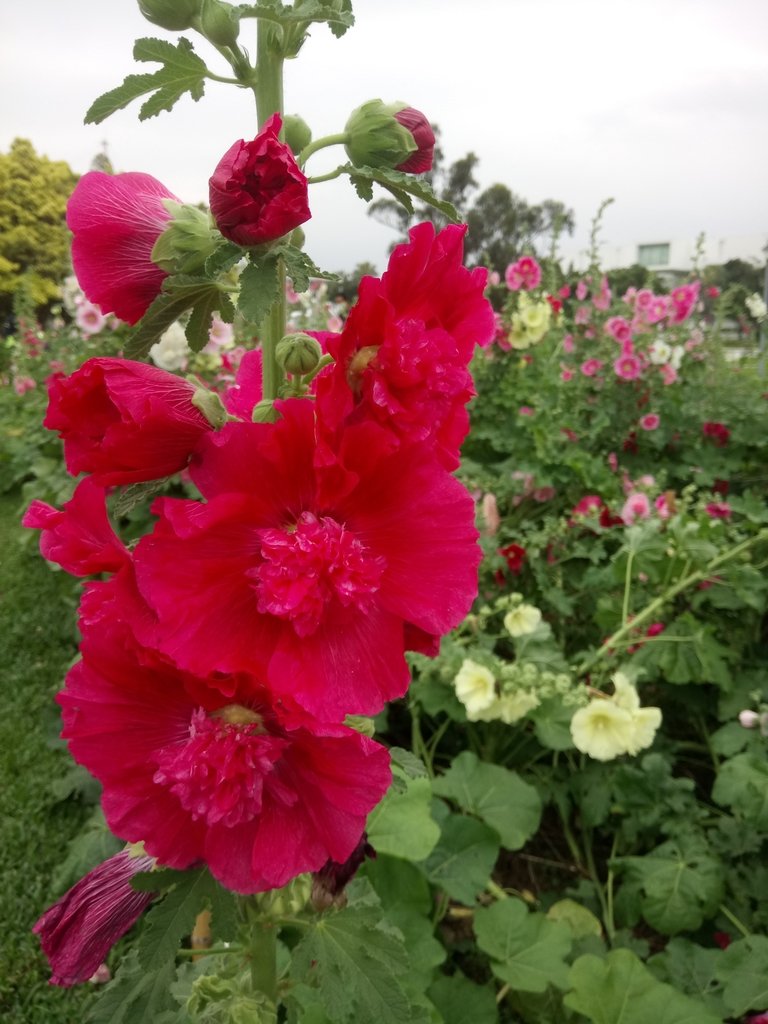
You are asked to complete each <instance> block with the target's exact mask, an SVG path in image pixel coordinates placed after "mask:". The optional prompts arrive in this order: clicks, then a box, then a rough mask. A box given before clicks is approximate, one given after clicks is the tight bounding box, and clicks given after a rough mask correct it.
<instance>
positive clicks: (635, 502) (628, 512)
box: [620, 491, 651, 526]
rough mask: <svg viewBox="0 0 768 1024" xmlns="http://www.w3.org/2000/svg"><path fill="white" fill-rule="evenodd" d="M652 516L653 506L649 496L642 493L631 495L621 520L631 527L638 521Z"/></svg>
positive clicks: (625, 504)
mask: <svg viewBox="0 0 768 1024" xmlns="http://www.w3.org/2000/svg"><path fill="white" fill-rule="evenodd" d="M650 514H651V504H650V502H649V501H648V495H647V494H643V492H642V491H637V492H636V493H635V494H630V496H629V497H628V498H627V500H626V501H625V502H624V505H623V506H622V509H621V513H620V515H621V518H622V520H623V522H624V523H625V524H626V525H627V526H631V525H632V523H634V521H635V520H636V519H648V517H649V516H650Z"/></svg>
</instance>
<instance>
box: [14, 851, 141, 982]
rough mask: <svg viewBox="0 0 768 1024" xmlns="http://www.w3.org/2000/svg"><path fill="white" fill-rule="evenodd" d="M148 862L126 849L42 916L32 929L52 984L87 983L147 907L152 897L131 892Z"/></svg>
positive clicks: (99, 867)
mask: <svg viewBox="0 0 768 1024" xmlns="http://www.w3.org/2000/svg"><path fill="white" fill-rule="evenodd" d="M154 863H155V860H154V858H153V857H147V856H144V855H136V854H133V853H131V852H130V851H128V850H122V851H121V852H120V853H117V854H115V856H114V857H110V858H109V860H105V861H104V862H103V863H102V864H99V865H98V867H95V868H94V869H93V870H92V871H89V872H88V874H87V875H86V876H85V877H84V878H81V879H80V881H79V882H77V884H76V885H74V886H73V887H72V888H71V889H70V890H69V891H68V892H66V893H65V894H64V895H63V896H62V897H61V899H60V900H58V902H56V903H54V905H53V906H52V907H49V909H48V910H46V912H45V913H44V914H43V916H42V917H41V918H40V920H39V921H38V922H37V924H36V925H35V926H34V928H33V929H32V931H33V932H35V934H36V935H38V936H39V937H40V945H41V946H42V947H43V952H44V953H45V955H46V956H47V958H48V962H49V963H50V965H51V970H52V972H53V973H52V976H51V984H52V985H63V986H67V987H68V986H69V985H76V984H78V982H82V981H88V979H89V978H90V977H91V976H92V975H93V974H95V973H96V971H97V970H98V969H99V967H101V965H102V964H103V963H104V960H105V958H106V956H107V953H108V952H109V951H110V949H111V948H112V947H113V946H114V944H115V943H116V942H117V940H118V939H119V938H121V937H122V936H123V935H125V933H126V932H127V931H128V929H129V928H131V927H132V926H133V925H134V924H135V923H136V921H137V919H138V918H139V917H140V916H141V914H142V913H143V912H144V910H145V909H146V908H147V906H148V905H149V904H150V903H151V902H152V900H153V899H154V897H155V893H151V892H138V891H137V890H135V889H133V888H131V879H132V878H133V876H134V875H136V874H138V873H139V872H140V871H151V870H152V867H153V865H154Z"/></svg>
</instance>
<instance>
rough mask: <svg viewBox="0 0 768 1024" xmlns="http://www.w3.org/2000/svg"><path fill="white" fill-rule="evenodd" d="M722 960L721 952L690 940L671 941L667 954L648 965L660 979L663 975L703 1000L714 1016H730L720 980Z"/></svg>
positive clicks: (673, 983) (665, 978) (666, 948)
mask: <svg viewBox="0 0 768 1024" xmlns="http://www.w3.org/2000/svg"><path fill="white" fill-rule="evenodd" d="M722 958H723V950H721V949H705V948H704V947H703V946H697V945H696V943H695V942H689V941H688V939H671V940H670V941H669V942H668V943H667V945H666V947H665V948H664V952H663V953H659V954H658V955H657V956H654V957H652V958H651V960H650V961H649V962H648V966H649V967H650V969H651V970H652V971H653V972H654V974H655V975H657V976H659V972H661V974H660V980H661V981H667V982H669V983H670V984H671V985H672V986H673V987H674V988H676V989H678V990H679V991H681V992H685V993H686V995H689V996H694V997H695V998H696V999H699V1000H700V1001H701V1003H702V1005H703V1006H705V1007H706V1008H707V1009H708V1010H710V1011H711V1012H712V1013H716V1014H718V1015H719V1016H721V1017H726V1016H727V1015H728V1014H727V1012H726V1006H725V1003H724V1001H723V998H722V989H723V985H722V982H721V981H718V979H717V974H718V971H719V969H720V963H721V960H722Z"/></svg>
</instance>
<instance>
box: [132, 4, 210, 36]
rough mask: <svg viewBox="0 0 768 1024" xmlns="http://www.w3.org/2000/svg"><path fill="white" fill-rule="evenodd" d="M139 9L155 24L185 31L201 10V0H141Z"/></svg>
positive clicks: (170, 30) (177, 30)
mask: <svg viewBox="0 0 768 1024" xmlns="http://www.w3.org/2000/svg"><path fill="white" fill-rule="evenodd" d="M139 10H140V11H141V13H142V14H143V15H144V17H145V18H146V19H147V21H151V22H152V24H153V25H159V26H160V28H164V29H167V30H168V31H169V32H183V31H184V29H187V28H191V26H192V21H193V19H194V18H195V17H196V16H197V14H198V13H199V12H200V0H139Z"/></svg>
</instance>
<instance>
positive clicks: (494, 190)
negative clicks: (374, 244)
mask: <svg viewBox="0 0 768 1024" xmlns="http://www.w3.org/2000/svg"><path fill="white" fill-rule="evenodd" d="M435 135H436V136H437V137H438V144H437V145H436V146H435V156H434V163H433V167H432V170H431V171H430V172H429V173H428V174H426V175H424V177H425V178H426V179H427V180H428V181H429V183H430V184H431V186H432V188H433V190H434V191H435V193H436V194H437V195H438V197H439V198H440V199H447V200H448V202H450V203H453V205H454V206H455V207H456V209H457V210H458V213H459V216H460V217H461V219H462V220H463V221H465V222H466V224H467V226H468V231H467V237H466V240H465V243H464V254H465V258H466V262H467V264H468V265H469V266H484V267H488V269H489V270H496V271H498V273H499V274H503V273H504V271H505V270H506V268H507V266H508V265H509V264H510V263H512V262H514V260H516V259H517V258H518V257H519V256H520V255H521V254H522V253H523V252H528V253H533V254H534V255H537V256H539V257H543V256H544V255H545V253H546V250H547V249H548V247H549V245H550V242H551V238H552V235H553V233H554V232H557V233H561V232H564V231H565V232H568V234H570V233H572V232H573V228H574V217H573V211H572V210H569V209H568V208H567V207H566V206H565V204H564V203H561V202H560V201H559V200H555V199H545V200H544V201H543V202H541V203H538V204H533V205H532V204H530V203H528V202H526V201H525V200H524V199H522V198H521V197H520V196H518V195H516V194H515V193H514V192H513V191H512V190H511V189H510V188H508V187H507V186H506V185H502V184H495V185H491V186H490V187H489V188H486V189H483V191H482V192H478V189H479V185H478V183H477V180H476V179H475V177H474V171H475V168H476V167H477V165H478V163H479V162H480V160H479V157H477V156H476V155H475V154H474V153H467V154H466V156H464V157H462V158H461V159H460V160H456V161H455V162H454V163H452V164H451V165H450V166H448V167H446V166H445V163H444V159H445V158H444V155H443V152H442V150H441V148H440V145H439V130H438V129H437V128H435ZM368 212H369V213H370V215H371V216H372V217H374V218H375V219H376V220H378V221H380V222H381V223H383V224H386V225H388V226H389V227H392V228H395V230H397V231H398V233H399V234H401V235H403V236H405V235H406V234H407V231H408V228H409V227H410V226H411V225H412V224H414V223H416V222H418V221H422V220H429V221H432V223H433V224H435V225H436V226H438V227H443V225H444V224H446V223H447V221H446V218H445V217H444V216H443V214H441V213H439V212H438V211H437V210H435V209H434V208H433V207H431V206H427V205H426V204H421V205H419V204H414V212H413V213H412V214H409V213H408V211H407V210H405V209H404V208H403V207H402V206H401V205H400V204H399V203H398V202H397V201H396V200H394V199H377V200H376V201H375V202H373V203H371V205H370V207H369V211H368ZM395 244H396V243H395Z"/></svg>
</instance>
